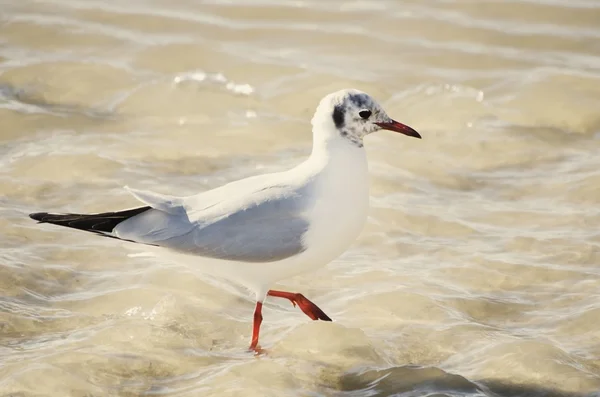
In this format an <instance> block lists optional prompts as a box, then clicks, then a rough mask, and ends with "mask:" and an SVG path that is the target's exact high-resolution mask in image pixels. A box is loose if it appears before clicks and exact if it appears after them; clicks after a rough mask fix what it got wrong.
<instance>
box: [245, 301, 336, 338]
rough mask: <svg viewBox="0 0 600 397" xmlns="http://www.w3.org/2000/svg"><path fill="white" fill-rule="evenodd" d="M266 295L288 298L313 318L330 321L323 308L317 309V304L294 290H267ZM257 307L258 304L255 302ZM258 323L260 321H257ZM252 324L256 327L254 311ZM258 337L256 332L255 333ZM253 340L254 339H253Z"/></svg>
mask: <svg viewBox="0 0 600 397" xmlns="http://www.w3.org/2000/svg"><path fill="white" fill-rule="evenodd" d="M267 295H268V296H274V297H277V298H285V299H289V300H290V302H292V305H294V307H295V306H296V305H298V307H299V308H300V310H302V311H303V312H304V314H306V315H307V316H308V317H310V318H311V319H313V320H323V321H331V319H330V318H329V316H327V314H325V313H324V312H323V310H321V309H319V306H317V305H315V304H314V303H312V302H311V301H309V300H308V299H306V298H305V297H304V295H302V294H298V293H295V292H285V291H273V290H269V292H267ZM257 307H258V304H257ZM259 324H260V323H259ZM254 326H255V327H256V312H255V313H254ZM256 335H257V338H258V332H257V333H256ZM253 340H254V339H253Z"/></svg>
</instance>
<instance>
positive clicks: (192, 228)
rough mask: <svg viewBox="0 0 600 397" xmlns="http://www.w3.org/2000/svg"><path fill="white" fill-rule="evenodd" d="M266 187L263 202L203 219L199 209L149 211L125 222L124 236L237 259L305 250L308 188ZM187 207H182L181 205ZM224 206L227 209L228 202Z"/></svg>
mask: <svg viewBox="0 0 600 397" xmlns="http://www.w3.org/2000/svg"><path fill="white" fill-rule="evenodd" d="M281 188H282V187H281V186H276V187H274V189H272V190H273V193H272V194H271V193H270V192H268V191H267V190H269V189H268V188H267V189H263V190H262V191H260V192H257V193H259V194H258V196H259V197H260V199H259V200H256V201H248V202H246V205H244V206H241V207H238V209H237V210H235V211H232V212H231V213H224V214H221V216H215V213H214V212H211V214H210V216H207V217H206V218H203V217H202V216H201V215H200V216H199V215H198V214H197V213H196V214H194V217H193V220H190V219H189V217H188V214H187V213H183V214H182V213H178V212H179V211H173V209H171V211H170V212H164V211H162V210H161V209H157V210H152V211H147V212H145V213H142V214H140V215H138V216H136V217H134V218H131V219H130V220H128V221H125V222H123V223H122V224H120V225H119V226H118V229H117V230H116V232H117V235H118V236H119V237H121V238H126V239H131V240H134V241H138V242H143V243H147V244H154V245H159V246H162V247H165V248H170V249H173V250H176V251H179V252H185V253H189V254H193V255H199V256H203V257H209V258H215V259H223V260H232V261H238V262H274V261H278V260H282V259H285V258H288V257H290V256H294V255H296V254H299V253H301V252H302V251H304V250H305V247H304V245H303V236H304V234H305V233H306V231H307V230H308V227H309V223H308V221H307V219H306V217H305V216H304V213H305V210H306V209H307V207H308V205H309V203H308V202H307V199H306V197H307V195H306V194H304V193H305V188H301V189H299V190H295V189H291V188H290V189H283V190H285V191H286V192H287V193H288V194H284V195H282V194H281V191H282V189H281ZM179 208H182V207H179ZM224 208H227V206H226V205H225V206H224Z"/></svg>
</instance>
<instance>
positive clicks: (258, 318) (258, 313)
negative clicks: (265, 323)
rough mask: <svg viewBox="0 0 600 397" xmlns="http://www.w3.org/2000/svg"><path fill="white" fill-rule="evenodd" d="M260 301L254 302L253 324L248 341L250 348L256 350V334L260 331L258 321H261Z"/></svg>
mask: <svg viewBox="0 0 600 397" xmlns="http://www.w3.org/2000/svg"><path fill="white" fill-rule="evenodd" d="M262 319H263V318H262V302H256V308H255V309H254V325H253V327H252V342H251V343H250V350H254V351H258V349H257V347H256V346H258V334H259V332H260V323H262Z"/></svg>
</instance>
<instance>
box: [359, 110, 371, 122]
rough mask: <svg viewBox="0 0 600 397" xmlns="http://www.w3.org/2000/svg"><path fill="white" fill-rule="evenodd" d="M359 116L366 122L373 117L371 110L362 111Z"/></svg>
mask: <svg viewBox="0 0 600 397" xmlns="http://www.w3.org/2000/svg"><path fill="white" fill-rule="evenodd" d="M358 115H359V116H360V117H362V118H363V119H364V120H366V119H368V118H369V117H371V111H370V110H361V111H360V112H358Z"/></svg>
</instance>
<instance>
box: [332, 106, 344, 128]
mask: <svg viewBox="0 0 600 397" xmlns="http://www.w3.org/2000/svg"><path fill="white" fill-rule="evenodd" d="M344 113H345V112H344V107H343V106H342V105H336V106H335V107H334V108H333V116H332V117H333V122H334V124H335V126H336V127H337V128H343V127H344V124H345V121H344Z"/></svg>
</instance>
